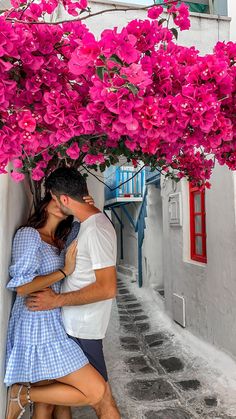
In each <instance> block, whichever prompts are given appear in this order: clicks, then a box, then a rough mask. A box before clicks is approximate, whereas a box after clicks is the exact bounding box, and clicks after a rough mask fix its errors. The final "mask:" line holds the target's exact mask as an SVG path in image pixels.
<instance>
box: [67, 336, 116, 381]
mask: <svg viewBox="0 0 236 419" xmlns="http://www.w3.org/2000/svg"><path fill="white" fill-rule="evenodd" d="M69 337H70V338H71V339H73V340H74V341H75V342H76V343H77V344H78V345H79V346H80V347H81V349H82V351H83V352H84V354H85V355H86V356H87V358H88V360H89V363H90V364H91V365H92V366H93V367H94V368H95V369H96V370H97V371H98V372H99V373H100V374H101V375H102V376H103V378H104V380H105V381H108V376H107V367H106V363H105V359H104V353H103V343H102V339H80V338H76V337H74V336H70V335H69Z"/></svg>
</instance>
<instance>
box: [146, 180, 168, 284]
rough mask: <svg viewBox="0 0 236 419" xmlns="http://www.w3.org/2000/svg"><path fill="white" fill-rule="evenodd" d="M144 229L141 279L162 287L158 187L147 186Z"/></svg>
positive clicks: (160, 212)
mask: <svg viewBox="0 0 236 419" xmlns="http://www.w3.org/2000/svg"><path fill="white" fill-rule="evenodd" d="M145 223H146V229H145V235H144V241H143V248H142V256H143V281H144V284H145V285H150V286H152V287H155V288H158V289H162V288H163V246H162V242H163V225H162V199H161V193H160V189H159V188H156V187H155V186H154V185H149V186H148V195H147V217H146V219H145Z"/></svg>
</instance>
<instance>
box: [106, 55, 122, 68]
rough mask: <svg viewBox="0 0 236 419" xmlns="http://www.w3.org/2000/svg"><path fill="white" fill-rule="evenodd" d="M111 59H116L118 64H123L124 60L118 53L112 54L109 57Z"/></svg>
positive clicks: (115, 61)
mask: <svg viewBox="0 0 236 419" xmlns="http://www.w3.org/2000/svg"><path fill="white" fill-rule="evenodd" d="M109 60H110V61H114V63H116V64H120V65H123V61H122V60H121V59H120V58H119V57H118V55H116V54H112V55H111V56H110V58H109Z"/></svg>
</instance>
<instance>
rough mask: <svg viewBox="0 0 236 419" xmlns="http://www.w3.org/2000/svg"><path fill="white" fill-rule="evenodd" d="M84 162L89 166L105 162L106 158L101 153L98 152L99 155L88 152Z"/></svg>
mask: <svg viewBox="0 0 236 419" xmlns="http://www.w3.org/2000/svg"><path fill="white" fill-rule="evenodd" d="M84 162H85V163H86V164H88V165H89V166H93V165H94V164H100V163H104V162H105V158H104V156H103V154H101V153H98V154H97V155H94V154H87V156H85V158H84Z"/></svg>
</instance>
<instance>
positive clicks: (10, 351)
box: [4, 194, 105, 419]
mask: <svg viewBox="0 0 236 419" xmlns="http://www.w3.org/2000/svg"><path fill="white" fill-rule="evenodd" d="M71 225H72V219H71V217H65V215H64V214H62V213H61V211H60V210H59V209H58V208H57V206H56V204H55V203H54V202H53V200H51V196H50V194H47V195H46V197H45V198H44V200H43V201H42V202H41V204H40V205H39V208H38V209H37V211H36V212H35V214H34V215H33V216H32V217H31V218H30V220H29V222H28V224H27V226H25V227H23V228H20V229H19V230H18V231H17V233H16V235H15V238H14V242H13V249H12V264H11V266H10V276H11V280H10V282H9V283H8V285H7V287H8V288H9V289H13V290H15V291H16V292H17V297H16V300H15V303H14V306H13V309H12V313H11V318H10V322H9V331H8V341H7V362H6V374H5V379H4V382H5V384H6V385H7V386H10V385H11V389H10V391H9V401H8V409H7V419H18V418H20V417H21V416H22V415H23V413H24V411H25V406H26V405H27V404H28V403H31V402H35V403H36V409H35V412H34V416H33V418H34V419H39V418H40V419H41V418H42V412H40V409H41V408H42V406H43V405H42V403H43V404H46V405H65V406H83V405H94V404H96V403H98V402H99V401H100V400H101V399H102V397H103V394H104V391H105V382H104V380H103V378H102V377H101V375H100V374H99V373H98V372H97V371H96V370H95V369H94V368H93V367H92V366H91V365H90V364H89V363H88V360H87V358H86V357H85V355H84V353H83V352H82V350H81V349H80V347H79V346H78V345H77V344H76V343H75V342H74V341H73V340H72V339H69V338H68V336H67V334H66V332H65V330H64V327H63V323H62V319H61V313H60V309H55V310H50V311H42V312H31V311H28V309H27V307H26V305H25V304H24V298H25V296H27V295H28V294H30V293H32V292H35V291H40V290H41V291H43V289H45V288H46V287H49V286H52V288H53V290H54V291H56V292H59V291H60V281H61V280H62V279H63V278H64V277H65V276H67V275H69V274H71V273H72V272H73V271H74V268H75V258H76V241H73V242H72V244H71V245H70V246H69V248H68V250H67V252H66V254H65V242H66V239H67V236H68V234H69V232H70V230H71ZM44 380H47V381H46V384H44V383H43V381H44ZM48 380H53V381H48ZM40 382H41V383H40ZM16 383H39V384H42V385H35V386H30V385H28V386H26V385H23V386H22V385H19V384H16ZM37 403H39V405H38V406H39V409H38V412H37ZM43 417H44V419H49V418H51V409H48V411H47V413H46V414H45V413H44V414H43Z"/></svg>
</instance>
